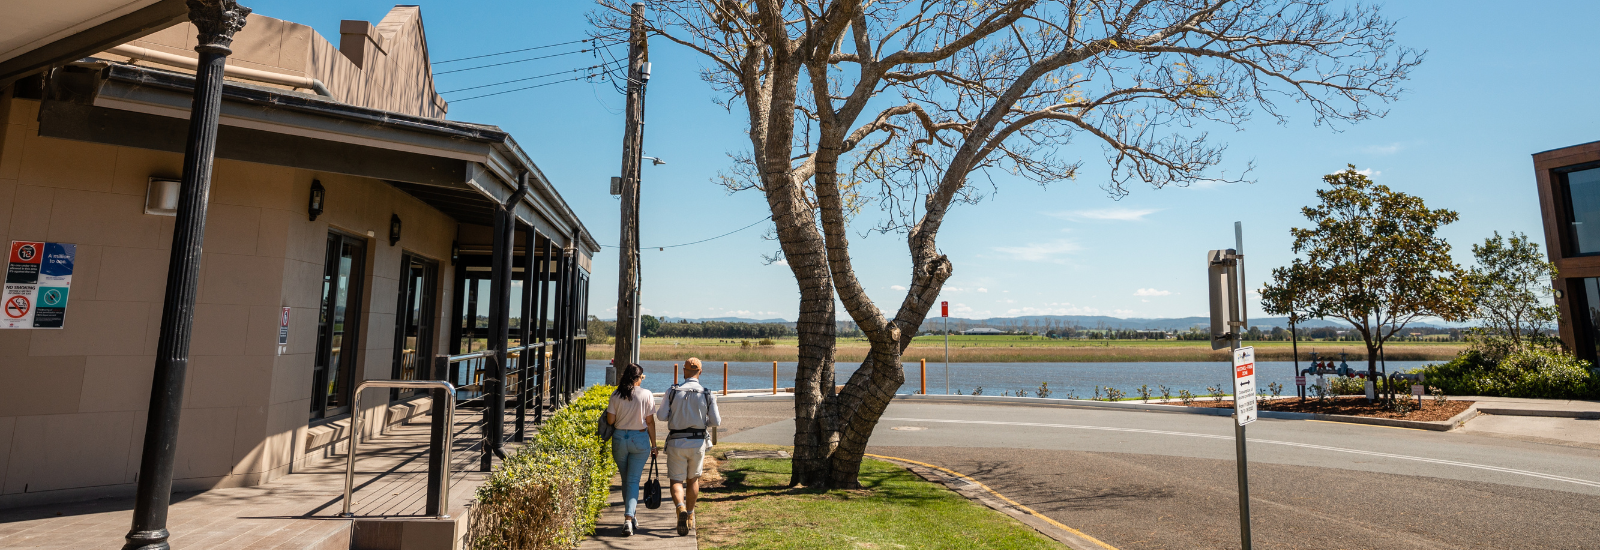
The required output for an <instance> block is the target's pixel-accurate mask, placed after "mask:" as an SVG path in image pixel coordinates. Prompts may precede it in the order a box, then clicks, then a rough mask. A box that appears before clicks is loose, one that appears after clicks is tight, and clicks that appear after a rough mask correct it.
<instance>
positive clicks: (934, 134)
mask: <svg viewBox="0 0 1600 550" xmlns="http://www.w3.org/2000/svg"><path fill="white" fill-rule="evenodd" d="M601 4H602V8H601V9H600V10H598V11H597V12H596V13H595V15H594V22H595V23H596V25H597V26H599V27H601V29H602V30H601V31H600V32H603V33H605V32H610V31H612V30H616V29H621V28H624V27H625V26H626V20H625V17H624V15H625V14H626V7H625V6H624V5H623V4H622V3H621V2H620V1H618V0H602V2H601ZM1328 4H1329V2H1327V1H1323V0H1256V1H1228V0H1069V1H1041V0H1012V1H999V2H969V1H962V0H880V1H876V2H868V1H863V0H815V1H795V2H786V1H782V0H755V1H753V2H748V3H741V2H734V1H730V0H660V1H657V2H653V3H651V6H652V7H653V8H654V10H655V11H654V17H653V18H652V19H653V21H652V26H651V28H650V32H651V33H652V34H653V35H657V36H661V37H664V38H666V39H668V40H670V41H672V42H675V43H677V44H680V45H682V46H685V47H688V48H690V49H693V50H694V51H697V52H699V53H701V54H702V55H703V56H704V57H705V59H706V60H707V66H706V68H705V70H704V71H703V73H702V75H703V77H704V78H705V80H706V81H707V82H710V83H711V84H712V85H713V86H714V87H716V88H717V89H718V90H719V91H721V92H722V93H724V94H725V95H724V96H723V98H722V100H723V105H724V106H726V107H727V108H729V109H732V108H733V107H734V106H735V104H742V105H743V106H744V108H745V109H746V110H747V111H748V114H749V125H750V127H749V137H750V140H751V146H752V147H751V150H750V151H749V152H748V153H739V154H736V155H734V158H735V161H736V162H735V166H734V168H733V169H732V170H731V173H730V174H727V175H726V176H725V178H724V181H723V183H724V185H727V186H728V187H729V189H730V190H733V191H737V190H745V189H754V190H759V191H761V192H763V193H764V194H765V195H766V198H767V202H768V206H769V208H770V209H771V211H772V214H773V222H774V224H775V227H776V235H777V238H778V241H779V243H780V247H781V252H782V259H783V260H785V261H787V263H788V265H789V268H790V269H791V270H792V271H793V273H794V275H795V278H796V280H797V281H798V283H799V286H800V292H801V303H800V319H799V323H798V325H797V329H798V331H799V333H800V340H801V342H800V350H799V352H800V353H799V355H800V365H799V369H798V371H797V374H796V380H795V384H796V400H795V408H796V411H795V413H796V414H795V416H796V418H795V423H796V426H795V428H796V429H795V459H794V477H793V480H792V481H793V482H794V483H799V484H807V485H828V486H835V487H854V486H856V485H857V482H856V474H857V472H858V471H859V467H860V460H861V456H862V453H863V451H864V450H865V448H866V445H867V441H868V439H869V437H870V435H871V433H872V430H873V429H874V428H875V427H876V424H877V421H878V419H879V417H880V416H881V414H882V412H883V410H884V409H885V408H886V407H887V406H888V403H889V400H890V399H891V398H892V397H893V395H894V392H895V390H896V389H898V388H899V387H900V385H901V384H902V383H903V382H904V380H905V373H904V371H903V369H902V367H901V365H900V354H901V352H902V351H903V350H904V349H905V347H906V346H907V345H909V344H910V341H911V338H912V337H913V336H914V335H915V333H916V329H917V327H919V326H921V324H922V322H923V321H924V320H925V318H926V316H927V313H928V311H929V309H931V307H932V306H933V304H934V301H935V300H936V298H937V297H938V295H939V292H940V289H941V288H942V287H943V285H944V282H945V281H946V280H947V279H948V278H949V277H950V275H951V274H952V273H953V263H952V262H951V261H950V259H949V258H948V257H946V256H945V255H944V254H941V253H940V252H939V249H938V246H937V235H938V231H939V229H940V227H941V225H942V223H943V221H944V219H945V216H946V215H947V214H948V213H949V212H950V211H951V209H952V208H953V207H954V206H956V205H959V204H971V203H975V202H977V201H979V200H980V199H981V198H982V196H983V193H982V191H981V190H980V189H979V188H977V187H974V186H973V185H972V179H973V177H974V176H981V177H983V178H984V179H986V180H987V181H988V182H990V185H991V186H997V185H998V183H997V180H996V179H995V177H994V176H996V175H1001V174H1003V173H1010V174H1015V175H1018V176H1022V177H1025V178H1028V179H1030V180H1033V181H1035V182H1037V183H1039V184H1048V183H1051V182H1057V181H1061V180H1066V179H1072V178H1074V177H1076V175H1077V172H1078V168H1079V166H1080V161H1077V160H1073V159H1067V158H1059V157H1058V151H1059V148H1060V147H1061V146H1063V145H1065V144H1068V143H1069V142H1070V140H1071V139H1072V138H1073V137H1076V136H1080V135H1081V136H1086V137H1087V138H1089V139H1091V140H1093V141H1095V142H1098V143H1100V144H1101V145H1102V148H1103V149H1104V151H1105V153H1106V160H1107V162H1108V163H1109V164H1110V165H1111V166H1112V176H1111V178H1110V179H1109V180H1108V181H1107V182H1106V184H1105V189H1106V190H1107V192H1108V193H1109V194H1111V195H1113V196H1120V195H1123V194H1125V193H1127V192H1128V190H1127V185H1128V184H1129V183H1131V182H1132V181H1134V180H1139V181H1143V182H1146V183H1149V184H1151V185H1153V186H1155V187H1158V188H1159V187H1163V186H1166V185H1186V184H1189V183H1193V182H1197V181H1203V180H1219V179H1220V180H1227V181H1239V180H1240V179H1241V176H1242V175H1236V176H1234V177H1233V178H1229V177H1227V176H1226V175H1213V174H1212V171H1213V170H1214V168H1215V167H1216V166H1217V165H1218V164H1219V162H1220V161H1221V153H1222V150H1223V146H1221V145H1219V144H1216V143H1214V141H1213V140H1212V139H1210V138H1209V136H1208V134H1207V133H1206V132H1205V131H1203V130H1197V129H1196V128H1197V127H1199V126H1203V125H1213V126H1221V127H1227V126H1236V125H1239V124H1241V123H1242V122H1244V121H1245V120H1247V119H1248V118H1249V117H1250V116H1251V115H1252V113H1254V112H1257V111H1260V112H1265V113H1267V114H1269V115H1270V116H1273V117H1277V118H1279V119H1280V120H1282V119H1283V118H1284V116H1285V115H1286V113H1285V112H1284V111H1283V110H1282V109H1281V108H1280V106H1279V105H1278V103H1277V102H1279V101H1285V100H1287V101H1289V102H1291V103H1296V104H1299V105H1302V106H1303V107H1304V108H1305V110H1307V111H1309V114H1310V115H1311V116H1312V117H1313V118H1314V120H1315V121H1316V122H1317V123H1319V124H1320V123H1323V122H1332V121H1359V120H1362V119H1365V118H1369V117H1373V116H1381V114H1382V112H1381V111H1377V110H1374V108H1373V105H1372V103H1374V102H1380V103H1381V102H1386V101H1389V100H1391V99H1393V98H1395V97H1396V96H1397V95H1398V93H1399V92H1400V90H1399V83H1400V82H1401V81H1403V80H1404V79H1405V77H1406V75H1407V73H1408V72H1409V70H1410V69H1411V68H1413V67H1414V66H1415V65H1416V64H1417V63H1418V62H1419V61H1420V56H1419V54H1418V53H1417V52H1415V51H1412V50H1408V49H1405V48H1401V47H1399V46H1397V45H1396V44H1395V43H1394V40H1393V35H1394V29H1393V26H1392V24H1391V23H1390V22H1388V21H1386V20H1384V19H1383V18H1382V17H1381V16H1380V15H1379V13H1378V12H1377V10H1376V9H1375V8H1367V7H1357V8H1352V9H1351V10H1349V11H1342V12H1341V11H1337V10H1334V9H1331V8H1330V7H1329V6H1328ZM802 76H803V77H804V78H801V77H802ZM873 202H876V203H877V204H878V205H879V207H880V208H881V209H883V210H884V212H885V216H883V218H882V219H880V220H879V221H878V222H877V223H875V224H874V228H875V229H877V230H879V231H884V232H896V233H900V234H904V235H905V238H906V243H907V246H908V248H909V249H910V252H911V260H912V265H911V272H910V279H911V280H910V284H909V285H907V286H908V289H907V291H906V294H905V296H904V298H903V299H902V300H901V302H900V304H899V307H898V308H897V309H896V310H894V311H893V312H892V313H886V312H885V311H883V310H881V309H880V308H879V307H878V305H877V304H875V303H874V302H873V301H872V300H871V299H870V298H869V297H868V296H867V293H866V291H865V288H864V287H863V286H862V284H861V283H860V281H859V280H858V279H857V278H856V275H855V272H854V267H853V264H852V261H851V258H850V246H849V230H850V227H851V225H852V222H853V218H854V217H855V216H856V215H858V214H859V213H860V212H862V211H863V210H864V208H865V207H866V206H868V205H870V204H871V203H873ZM835 294H837V296H838V299H839V302H840V303H841V304H843V306H844V308H845V310H846V311H847V312H848V314H849V316H850V318H851V319H852V320H854V321H855V322H856V324H857V325H858V326H859V327H860V328H861V330H862V331H863V333H864V334H865V336H866V338H867V340H868V341H869V342H870V344H871V352H870V354H869V356H868V357H867V359H866V360H865V361H863V363H862V365H861V367H860V368H859V369H857V370H856V372H855V374H854V375H852V376H851V378H850V380H849V382H848V383H847V384H845V386H844V389H843V391H842V392H840V393H838V394H837V395H836V394H835V393H834V391H833V390H834V387H835V386H834V381H833V351H834V343H833V327H834V323H833V318H834V315H835V312H834V305H833V304H834V301H833V298H834V296H835Z"/></svg>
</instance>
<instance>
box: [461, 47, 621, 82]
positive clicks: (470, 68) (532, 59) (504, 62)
mask: <svg viewBox="0 0 1600 550" xmlns="http://www.w3.org/2000/svg"><path fill="white" fill-rule="evenodd" d="M587 51H589V50H588V49H582V50H573V51H570V52H561V53H553V54H550V55H541V56H539V57H530V58H527V59H518V60H516V61H503V62H500V63H490V64H488V65H479V66H476V67H467V68H465V69H455V70H449V71H439V72H436V73H433V74H434V76H438V75H442V74H450V73H459V72H463V71H476V70H478V69H487V68H489V67H499V66H501V65H510V64H513V63H525V62H528V61H537V60H540V59H549V58H552V57H561V56H563V55H572V54H575V53H584V52H587Z"/></svg>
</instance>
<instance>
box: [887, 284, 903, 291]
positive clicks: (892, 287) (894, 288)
mask: <svg viewBox="0 0 1600 550" xmlns="http://www.w3.org/2000/svg"><path fill="white" fill-rule="evenodd" d="M905 289H906V287H903V286H900V285H889V290H905Z"/></svg>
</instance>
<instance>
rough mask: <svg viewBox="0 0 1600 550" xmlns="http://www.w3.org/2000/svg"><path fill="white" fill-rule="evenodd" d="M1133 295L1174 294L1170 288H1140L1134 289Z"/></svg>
mask: <svg viewBox="0 0 1600 550" xmlns="http://www.w3.org/2000/svg"><path fill="white" fill-rule="evenodd" d="M1133 295H1134V296H1147V297H1148V296H1171V295H1172V291H1170V290H1156V289H1153V288H1141V289H1139V290H1135V291H1133Z"/></svg>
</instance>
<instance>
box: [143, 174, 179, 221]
mask: <svg viewBox="0 0 1600 550" xmlns="http://www.w3.org/2000/svg"><path fill="white" fill-rule="evenodd" d="M181 185H182V182H180V181H178V180H174V179H166V178H150V186H149V187H146V188H145V190H144V213H146V214H150V215H153V216H176V215H178V188H179V187H180V186H181Z"/></svg>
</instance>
